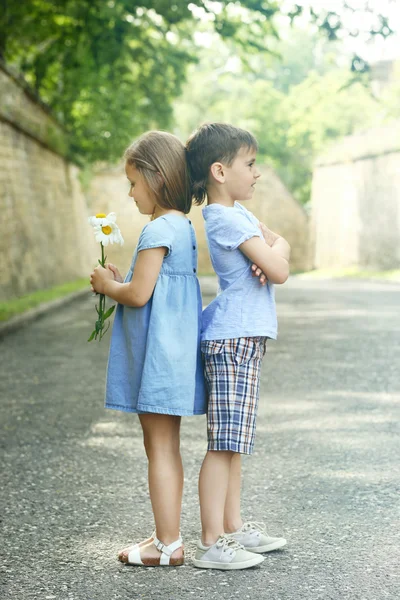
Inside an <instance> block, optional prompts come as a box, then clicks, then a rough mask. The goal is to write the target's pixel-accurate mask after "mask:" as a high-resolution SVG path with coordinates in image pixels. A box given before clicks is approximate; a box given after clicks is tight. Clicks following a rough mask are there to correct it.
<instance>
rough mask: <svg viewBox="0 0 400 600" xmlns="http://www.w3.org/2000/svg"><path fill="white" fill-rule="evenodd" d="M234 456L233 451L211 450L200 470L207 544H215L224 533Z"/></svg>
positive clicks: (204, 529) (200, 489)
mask: <svg viewBox="0 0 400 600" xmlns="http://www.w3.org/2000/svg"><path fill="white" fill-rule="evenodd" d="M233 456H234V453H233V452H229V451H219V450H218V451H214V450H209V451H208V452H207V454H206V456H205V458H204V461H203V464H202V467H201V470H200V478H199V497H200V515H201V527H202V534H201V541H202V543H203V544H204V545H206V546H211V545H212V544H215V542H216V541H217V540H218V538H219V536H220V535H222V534H223V533H224V510H225V503H226V495H227V492H228V486H229V475H230V470H231V462H232V458H233Z"/></svg>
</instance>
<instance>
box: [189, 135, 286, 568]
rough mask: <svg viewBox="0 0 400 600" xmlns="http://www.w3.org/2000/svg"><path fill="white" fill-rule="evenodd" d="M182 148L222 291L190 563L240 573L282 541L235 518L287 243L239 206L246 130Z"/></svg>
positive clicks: (211, 333)
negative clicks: (198, 531) (197, 534)
mask: <svg viewBox="0 0 400 600" xmlns="http://www.w3.org/2000/svg"><path fill="white" fill-rule="evenodd" d="M186 151H187V159H188V165H189V170H190V175H191V180H192V184H193V195H194V199H195V201H196V203H197V204H201V203H202V202H204V200H205V197H206V195H207V206H206V207H205V208H203V216H204V219H205V228H206V235H207V242H208V246H209V251H210V256H211V262H212V264H213V267H214V270H215V272H216V274H217V276H218V280H219V285H220V290H221V291H220V293H219V295H218V296H217V297H216V298H215V299H214V300H213V302H211V304H209V306H208V307H207V308H206V309H205V310H204V312H203V322H202V352H203V356H204V361H205V377H206V382H207V387H208V392H209V407H208V419H207V432H208V451H207V454H206V456H205V459H204V462H203V465H202V468H201V471H200V479H199V495H200V513H201V522H202V537H201V540H200V541H199V542H198V543H197V550H196V555H195V559H194V561H193V562H194V565H195V566H196V567H200V568H210V569H224V570H230V569H245V568H248V567H252V566H254V565H256V564H258V563H260V562H262V561H263V560H264V557H262V556H261V553H263V552H269V551H270V550H275V549H277V548H281V547H282V546H284V545H285V544H286V540H285V539H283V538H272V537H270V536H268V535H267V533H266V532H265V530H264V528H263V527H262V525H261V526H260V524H256V523H243V521H242V518H241V514H240V479H241V459H240V454H251V453H252V452H253V445H254V434H255V419H256V411H257V403H258V394H259V380H260V367H261V361H262V358H263V356H264V354H265V348H266V341H267V338H272V339H275V338H276V336H277V321H276V311H275V300H274V291H273V285H272V284H274V283H284V282H285V281H286V279H287V278H288V275H289V254H290V247H289V244H288V243H287V242H286V240H284V239H283V238H282V237H280V236H278V235H276V234H274V233H273V232H272V231H270V230H269V229H268V228H267V227H265V226H264V225H262V224H260V223H259V221H258V220H257V219H256V218H255V217H254V215H253V214H252V213H251V212H250V211H248V210H247V209H246V208H244V207H243V206H242V205H241V204H239V203H238V201H239V200H240V201H245V200H249V199H250V198H251V197H252V195H253V192H254V186H255V184H256V182H257V179H258V178H259V176H260V173H259V171H258V170H257V167H256V165H255V161H256V152H257V142H256V140H255V138H254V137H253V136H252V135H251V134H250V133H249V132H247V131H244V130H242V129H238V128H236V127H233V126H231V125H227V124H222V123H212V124H207V125H203V126H202V127H200V128H199V129H198V130H197V131H196V132H195V133H194V134H193V135H192V136H191V137H190V138H189V140H188V141H187V144H186ZM252 265H253V266H252Z"/></svg>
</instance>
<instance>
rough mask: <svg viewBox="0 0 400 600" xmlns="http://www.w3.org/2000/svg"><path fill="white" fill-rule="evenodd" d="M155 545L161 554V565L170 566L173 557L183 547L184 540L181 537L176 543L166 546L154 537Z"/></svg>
mask: <svg viewBox="0 0 400 600" xmlns="http://www.w3.org/2000/svg"><path fill="white" fill-rule="evenodd" d="M153 544H154V545H155V547H156V548H157V550H158V551H159V552H161V558H160V564H161V565H169V562H170V558H171V555H172V554H173V553H174V552H175V550H177V549H178V548H180V547H181V546H182V545H183V540H182V538H181V537H179V538H178V539H177V540H175V542H172V543H171V544H168V546H166V545H165V544H163V543H162V542H160V540H159V539H158V538H157V537H154V541H153Z"/></svg>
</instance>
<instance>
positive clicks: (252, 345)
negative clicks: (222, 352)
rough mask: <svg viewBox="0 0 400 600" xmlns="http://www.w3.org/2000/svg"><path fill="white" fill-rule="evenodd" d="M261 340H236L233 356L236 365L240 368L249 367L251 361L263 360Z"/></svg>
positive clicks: (249, 338)
mask: <svg viewBox="0 0 400 600" xmlns="http://www.w3.org/2000/svg"><path fill="white" fill-rule="evenodd" d="M259 346H260V338H252V337H248V338H238V339H237V340H235V346H234V348H233V356H234V360H235V363H236V364H237V365H239V366H243V365H247V364H248V363H249V362H250V361H251V360H253V359H255V358H258V359H260V358H261V355H260V347H259Z"/></svg>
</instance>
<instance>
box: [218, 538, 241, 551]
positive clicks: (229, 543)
mask: <svg viewBox="0 0 400 600" xmlns="http://www.w3.org/2000/svg"><path fill="white" fill-rule="evenodd" d="M216 546H217V548H221V550H222V552H227V553H228V554H229V555H230V556H232V555H233V554H234V553H235V552H236V551H237V550H243V546H242V544H239V542H237V541H236V540H234V539H232V538H230V537H227V536H226V535H221V536H220V538H219V539H218V541H217V543H216Z"/></svg>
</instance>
